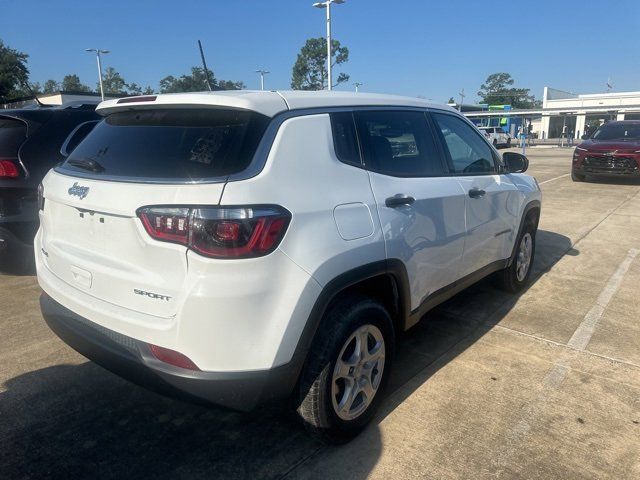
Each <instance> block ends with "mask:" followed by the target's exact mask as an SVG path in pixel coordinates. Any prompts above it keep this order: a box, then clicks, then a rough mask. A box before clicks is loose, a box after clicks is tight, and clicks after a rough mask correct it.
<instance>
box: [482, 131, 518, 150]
mask: <svg viewBox="0 0 640 480" xmlns="http://www.w3.org/2000/svg"><path fill="white" fill-rule="evenodd" d="M478 130H480V131H481V132H483V133H485V134H486V135H487V136H488V138H489V141H490V142H491V143H492V144H493V146H494V147H510V146H511V135H509V134H508V133H506V132H505V131H504V130H503V129H502V128H500V127H478Z"/></svg>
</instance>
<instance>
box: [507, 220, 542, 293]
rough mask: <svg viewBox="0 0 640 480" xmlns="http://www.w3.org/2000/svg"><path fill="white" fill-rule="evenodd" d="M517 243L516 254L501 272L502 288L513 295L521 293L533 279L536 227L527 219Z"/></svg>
mask: <svg viewBox="0 0 640 480" xmlns="http://www.w3.org/2000/svg"><path fill="white" fill-rule="evenodd" d="M526 222H527V223H526V224H525V226H524V228H523V229H522V232H520V235H518V239H517V241H516V254H515V257H514V258H513V261H512V262H511V265H509V266H508V267H507V268H505V269H504V270H502V271H501V272H500V285H501V287H502V288H503V289H504V290H506V291H508V292H511V293H516V292H519V291H521V290H522V289H523V288H524V287H525V286H526V285H527V284H528V283H529V279H530V278H531V270H532V269H533V261H534V259H535V254H536V226H535V224H534V222H533V221H532V219H527V220H526Z"/></svg>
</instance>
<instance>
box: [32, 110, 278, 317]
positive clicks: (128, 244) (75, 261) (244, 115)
mask: <svg viewBox="0 0 640 480" xmlns="http://www.w3.org/2000/svg"><path fill="white" fill-rule="evenodd" d="M267 122H268V118H267V117H264V116H262V115H260V114H257V113H252V112H248V111H239V110H231V109H211V108H210V109H195V108H190V109H180V108H174V109H149V110H144V109H143V110H130V111H121V112H116V113H113V114H112V115H110V116H108V117H107V118H106V119H105V120H104V121H103V122H101V123H100V124H98V125H97V126H96V127H95V128H94V130H93V131H92V132H91V133H90V134H89V135H88V136H87V137H86V138H85V139H84V140H83V141H82V142H81V143H80V144H79V145H78V147H77V148H76V149H75V150H74V151H73V152H72V153H71V155H70V156H69V158H68V159H67V160H66V162H65V163H64V164H63V165H62V166H60V167H58V168H56V169H55V172H51V173H50V174H49V175H48V176H47V177H46V178H45V181H44V183H43V186H44V197H45V200H44V214H43V215H42V232H41V237H42V245H41V248H42V253H43V262H44V264H45V265H46V267H47V268H48V269H49V270H50V271H51V272H52V273H53V274H54V275H56V276H57V277H58V278H60V279H61V280H63V281H64V282H66V283H67V284H69V285H71V286H73V287H74V288H77V289H79V290H82V291H84V292H86V293H87V294H89V295H92V296H95V297H97V298H99V299H101V300H104V301H107V302H109V303H112V304H114V305H118V306H121V307H125V308H129V309H131V310H135V311H137V312H141V313H145V314H149V315H154V316H159V317H171V316H174V315H175V314H176V313H177V311H178V308H179V305H180V304H181V300H182V295H184V291H185V289H184V288H183V287H184V283H185V281H186V277H187V271H188V263H187V255H186V250H187V249H186V247H185V246H183V245H179V244H176V243H167V242H162V241H158V240H154V239H152V238H151V236H150V235H149V234H148V233H147V231H146V230H145V228H144V226H143V224H142V221H141V220H140V218H139V217H138V215H137V211H138V210H139V209H140V208H142V207H145V206H171V207H188V206H194V205H199V206H202V205H217V204H219V202H220V198H221V195H222V191H223V188H224V185H225V181H226V178H227V176H228V175H230V174H234V173H238V172H240V171H242V170H243V169H244V168H246V167H247V165H248V164H249V163H250V161H251V159H252V157H253V154H254V153H255V150H256V148H257V145H258V142H259V140H260V138H261V137H262V133H263V132H264V129H265V127H266V124H267ZM162 228H165V229H167V232H168V233H171V232H174V233H176V230H175V229H176V228H180V227H179V226H178V225H177V224H176V223H173V224H164V225H163V227H162ZM172 229H173V230H172Z"/></svg>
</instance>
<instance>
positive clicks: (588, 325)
mask: <svg viewBox="0 0 640 480" xmlns="http://www.w3.org/2000/svg"><path fill="white" fill-rule="evenodd" d="M638 253H640V250H637V249H635V248H632V249H631V250H629V252H628V253H627V256H626V257H625V259H624V260H623V261H622V263H621V264H620V265H619V266H618V269H617V270H616V271H615V272H614V273H613V275H611V276H610V277H609V280H608V281H607V284H606V285H605V286H604V288H603V289H602V291H601V292H600V295H598V299H597V300H596V304H595V305H594V306H593V307H591V310H589V311H588V312H587V314H586V315H585V316H584V319H583V320H582V323H580V325H579V326H578V328H577V329H576V331H575V332H573V335H572V336H571V339H570V340H569V342H568V343H567V346H568V347H569V348H574V349H576V350H584V349H585V348H586V347H587V345H588V344H589V341H590V340H591V337H592V336H593V332H594V331H595V329H596V326H597V325H598V322H599V321H600V319H601V318H602V315H603V314H604V311H605V309H606V308H607V306H608V305H609V302H610V301H611V299H612V298H613V296H614V295H615V293H616V292H617V291H618V289H619V288H620V285H621V284H622V280H623V279H624V276H625V274H626V273H627V272H628V271H629V267H631V263H632V262H633V261H634V260H635V258H636V257H637V256H638Z"/></svg>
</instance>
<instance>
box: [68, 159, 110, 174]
mask: <svg viewBox="0 0 640 480" xmlns="http://www.w3.org/2000/svg"><path fill="white" fill-rule="evenodd" d="M67 163H68V164H69V165H71V166H74V167H78V168H83V169H85V170H89V171H91V172H96V173H101V172H104V170H105V168H104V167H103V166H102V165H100V164H99V163H98V162H96V161H95V160H91V159H90V158H79V159H75V158H74V159H71V160H67Z"/></svg>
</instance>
